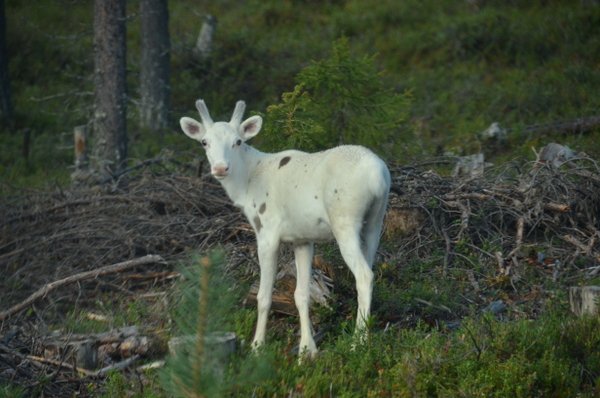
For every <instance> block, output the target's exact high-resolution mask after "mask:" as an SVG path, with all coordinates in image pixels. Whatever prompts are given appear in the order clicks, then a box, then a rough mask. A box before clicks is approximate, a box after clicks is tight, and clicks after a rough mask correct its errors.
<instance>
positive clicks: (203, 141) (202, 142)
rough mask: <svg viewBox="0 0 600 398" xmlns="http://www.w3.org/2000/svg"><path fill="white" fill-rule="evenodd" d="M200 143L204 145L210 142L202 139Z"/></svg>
mask: <svg viewBox="0 0 600 398" xmlns="http://www.w3.org/2000/svg"><path fill="white" fill-rule="evenodd" d="M200 143H201V144H202V146H206V145H207V144H208V143H207V142H206V140H202V141H200Z"/></svg>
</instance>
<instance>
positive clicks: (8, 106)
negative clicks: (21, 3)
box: [0, 0, 12, 124]
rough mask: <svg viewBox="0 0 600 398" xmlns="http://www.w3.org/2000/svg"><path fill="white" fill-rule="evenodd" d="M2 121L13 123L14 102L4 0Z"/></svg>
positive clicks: (0, 5)
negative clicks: (11, 89)
mask: <svg viewBox="0 0 600 398" xmlns="http://www.w3.org/2000/svg"><path fill="white" fill-rule="evenodd" d="M0 121H2V123H6V124H10V123H11V122H12V102H11V98H10V84H9V78H8V51H7V49H6V16H5V13H4V0H0Z"/></svg>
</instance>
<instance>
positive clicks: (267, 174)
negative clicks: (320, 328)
mask: <svg viewBox="0 0 600 398" xmlns="http://www.w3.org/2000/svg"><path fill="white" fill-rule="evenodd" d="M196 107H197V108H198V111H199V112H200V117H201V119H202V123H199V122H197V121H196V120H194V119H192V118H189V117H183V118H181V120H180V123H181V128H182V129H183V131H184V133H185V134H186V135H187V136H188V137H190V138H192V139H194V140H197V141H200V143H201V144H202V146H203V147H204V149H205V150H206V156H207V158H208V161H209V162H210V166H211V173H212V175H213V176H214V177H215V178H216V179H217V180H219V181H220V182H221V185H222V186H223V188H225V191H226V192H227V195H229V198H230V199H231V200H232V201H233V203H234V204H235V206H237V207H239V208H241V209H242V211H243V212H244V214H245V215H246V217H247V218H248V220H249V221H250V223H251V224H252V226H253V228H254V231H255V233H256V241H257V245H258V260H259V263H260V286H259V289H258V296H257V301H258V321H257V325H256V333H255V335H254V340H253V343H252V344H253V347H254V348H256V347H258V346H260V345H261V344H263V343H264V341H265V330H266V325H267V316H268V313H269V310H270V307H271V300H272V298H271V296H272V292H273V283H274V278H275V274H276V267H277V255H278V249H279V244H280V243H281V242H286V243H291V244H292V245H293V248H294V256H295V261H296V270H297V271H296V277H297V282H296V290H295V292H294V299H295V302H296V307H297V308H298V313H299V315H300V353H301V354H303V353H307V354H308V355H310V356H313V355H314V354H315V353H316V352H317V347H316V345H315V342H314V339H313V332H312V325H311V322H310V318H309V313H308V309H309V308H308V307H309V299H310V296H309V283H310V279H311V272H312V259H313V248H314V242H316V241H323V240H331V239H332V238H335V240H336V241H337V243H338V245H339V248H340V251H341V254H342V256H343V258H344V261H345V262H346V264H347V265H348V267H349V268H350V270H351V271H352V273H353V274H354V277H355V279H356V290H357V292H358V314H357V317H356V331H357V334H359V335H364V334H363V333H364V332H365V330H366V328H365V324H366V322H365V321H366V319H367V318H368V317H369V314H370V308H371V294H372V291H373V271H372V270H371V267H372V265H373V260H374V258H375V253H376V250H377V246H378V245H379V238H380V234H381V228H382V223H383V217H384V214H385V210H386V206H387V197H388V193H389V189H390V172H389V170H388V168H387V166H386V165H385V163H384V162H383V161H382V160H381V159H380V158H379V157H377V156H376V155H375V154H373V152H371V151H370V150H368V149H366V148H364V147H361V146H350V145H343V146H338V147H336V148H332V149H329V150H327V151H323V152H318V153H305V152H300V151H296V150H287V151H283V152H278V153H263V152H260V151H258V150H256V149H255V148H253V147H251V146H249V145H247V144H246V143H245V142H246V141H247V140H248V139H250V138H252V137H254V136H255V135H256V134H258V132H259V131H260V128H261V126H262V118H261V117H260V116H252V117H250V118H248V119H246V120H245V121H244V122H243V123H242V116H243V114H244V109H245V107H246V106H245V103H244V102H243V101H238V102H237V104H236V107H235V110H234V112H233V116H232V117H231V121H229V122H216V123H215V122H213V120H212V119H211V117H210V115H209V113H208V109H207V107H206V104H205V103H204V101H203V100H198V101H197V102H196ZM361 238H362V240H363V242H361Z"/></svg>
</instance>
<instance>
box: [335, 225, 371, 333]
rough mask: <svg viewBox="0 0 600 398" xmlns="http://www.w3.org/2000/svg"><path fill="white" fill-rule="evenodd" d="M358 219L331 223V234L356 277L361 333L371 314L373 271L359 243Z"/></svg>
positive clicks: (357, 323) (358, 318) (358, 324)
mask: <svg viewBox="0 0 600 398" xmlns="http://www.w3.org/2000/svg"><path fill="white" fill-rule="evenodd" d="M361 225H362V222H360V221H359V220H353V221H350V220H347V222H337V223H336V225H332V230H333V234H334V236H335V239H336V240H337V243H338V246H339V247H340V252H341V253H342V257H343V258H344V261H345V262H346V264H347V265H348V267H349V268H350V271H352V274H353V275H354V278H355V279H356V292H357V295H358V312H357V316H356V331H357V333H362V332H363V331H364V330H365V329H366V321H367V319H368V318H369V316H370V314H371V295H372V293H373V271H372V270H371V267H370V265H369V263H368V262H367V259H366V258H365V255H364V253H363V250H362V249H361V244H360V228H361Z"/></svg>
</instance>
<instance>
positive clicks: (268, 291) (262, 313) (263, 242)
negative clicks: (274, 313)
mask: <svg viewBox="0 0 600 398" xmlns="http://www.w3.org/2000/svg"><path fill="white" fill-rule="evenodd" d="M257 245H258V262H259V263H260V285H259V287H258V295H257V296H256V300H257V302H258V304H257V309H258V320H257V322H256V333H255V334H254V340H253V341H252V347H253V348H254V349H256V348H258V347H259V346H261V345H262V344H263V343H264V342H265V332H266V329H267V318H268V316H269V310H270V309H271V301H272V295H273V283H274V282H275V272H276V271H277V252H278V250H279V241H276V240H275V239H265V238H262V239H261V238H260V237H258V236H257Z"/></svg>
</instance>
